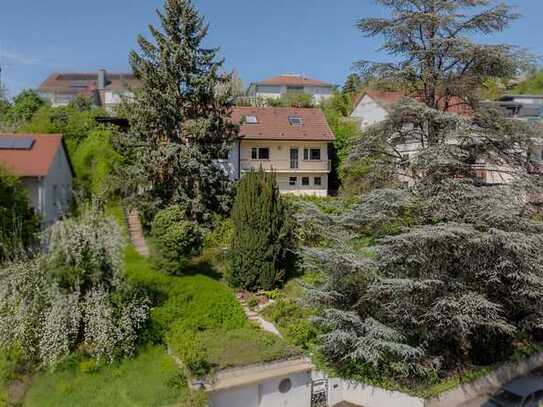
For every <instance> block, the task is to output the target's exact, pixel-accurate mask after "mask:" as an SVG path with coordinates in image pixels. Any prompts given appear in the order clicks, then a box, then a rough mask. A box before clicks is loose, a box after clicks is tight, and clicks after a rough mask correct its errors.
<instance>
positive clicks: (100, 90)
mask: <svg viewBox="0 0 543 407" xmlns="http://www.w3.org/2000/svg"><path fill="white" fill-rule="evenodd" d="M139 84H140V83H139V81H138V80H137V79H136V78H135V76H134V75H133V74H131V73H108V72H107V71H106V70H105V69H101V70H99V71H98V72H95V73H53V74H51V75H49V77H48V78H47V79H46V80H45V81H44V82H43V83H42V84H41V85H40V87H39V88H38V93H39V94H40V95H41V96H42V97H43V98H44V99H46V100H47V101H49V102H50V103H51V105H52V106H66V105H67V104H68V103H70V102H71V101H72V100H73V99H75V98H76V97H77V96H78V95H83V96H87V97H88V98H89V99H90V100H91V101H92V103H93V104H94V105H95V106H99V107H103V108H105V109H106V110H108V111H112V110H113V109H114V108H115V106H117V105H119V104H120V103H121V101H122V98H123V97H131V96H132V95H133V92H132V91H133V89H135V88H137V87H138V86H139Z"/></svg>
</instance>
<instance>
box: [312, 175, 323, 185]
mask: <svg viewBox="0 0 543 407" xmlns="http://www.w3.org/2000/svg"><path fill="white" fill-rule="evenodd" d="M313 183H314V184H315V185H317V186H321V185H322V178H321V177H315V179H314V180H313Z"/></svg>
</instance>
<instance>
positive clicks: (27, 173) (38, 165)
mask: <svg viewBox="0 0 543 407" xmlns="http://www.w3.org/2000/svg"><path fill="white" fill-rule="evenodd" d="M13 138H26V139H28V138H32V139H34V143H33V145H32V147H31V148H30V149H28V150H25V149H0V166H1V167H4V168H5V169H7V170H8V171H9V172H11V173H13V175H17V176H19V177H45V176H47V174H49V168H50V167H51V164H52V163H53V161H54V159H55V156H56V154H57V152H58V150H59V149H60V148H61V147H62V148H64V151H65V152H66V157H67V159H68V163H69V165H70V169H71V171H72V174H73V173H74V171H73V167H72V165H71V163H70V159H69V157H68V152H67V151H66V148H65V147H64V142H63V139H62V135H60V134H0V140H8V139H13Z"/></svg>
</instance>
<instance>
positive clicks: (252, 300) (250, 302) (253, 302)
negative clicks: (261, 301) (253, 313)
mask: <svg viewBox="0 0 543 407" xmlns="http://www.w3.org/2000/svg"><path fill="white" fill-rule="evenodd" d="M247 305H248V306H249V307H250V308H254V307H256V306H257V305H258V297H257V296H256V295H251V296H250V297H249V298H248V299H247Z"/></svg>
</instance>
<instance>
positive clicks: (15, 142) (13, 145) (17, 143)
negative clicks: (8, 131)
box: [0, 137, 36, 150]
mask: <svg viewBox="0 0 543 407" xmlns="http://www.w3.org/2000/svg"><path fill="white" fill-rule="evenodd" d="M35 141H36V140H35V139H34V138H32V137H1V138H0V150H30V149H31V148H32V146H33V145H34V142H35Z"/></svg>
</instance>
